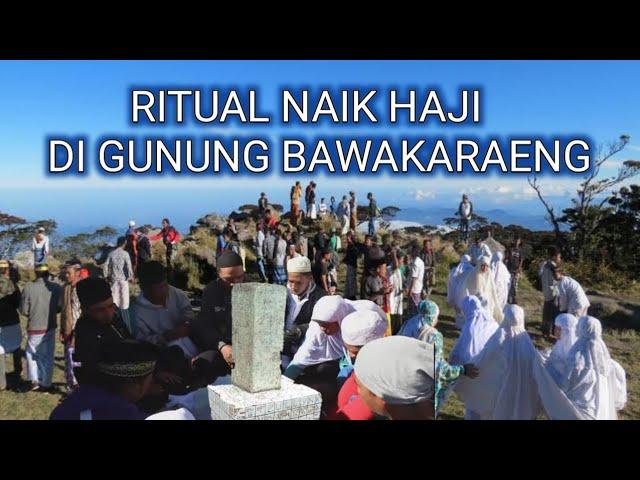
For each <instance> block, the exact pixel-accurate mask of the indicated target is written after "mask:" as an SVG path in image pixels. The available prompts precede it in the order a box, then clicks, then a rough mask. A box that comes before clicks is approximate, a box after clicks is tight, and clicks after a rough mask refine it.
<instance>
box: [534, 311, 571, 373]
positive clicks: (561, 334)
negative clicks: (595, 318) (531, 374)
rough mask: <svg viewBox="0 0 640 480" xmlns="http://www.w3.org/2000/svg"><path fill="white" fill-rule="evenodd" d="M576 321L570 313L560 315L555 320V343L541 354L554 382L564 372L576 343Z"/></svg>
mask: <svg viewBox="0 0 640 480" xmlns="http://www.w3.org/2000/svg"><path fill="white" fill-rule="evenodd" d="M577 326H578V319H577V318H576V317H575V316H573V315H571V314H570V313H561V314H560V315H558V316H557V317H556V319H555V328H554V332H553V333H554V336H555V337H556V338H557V341H556V343H555V345H554V346H553V348H551V349H549V350H547V351H546V352H542V354H543V357H545V360H546V362H545V365H546V367H547V370H548V371H549V373H550V374H551V376H552V377H553V378H554V380H555V381H556V382H558V383H559V382H560V376H561V375H562V373H563V372H564V369H565V366H566V362H567V355H568V354H569V350H571V347H573V345H574V344H575V343H576V340H577V338H578V337H577V334H576V328H577Z"/></svg>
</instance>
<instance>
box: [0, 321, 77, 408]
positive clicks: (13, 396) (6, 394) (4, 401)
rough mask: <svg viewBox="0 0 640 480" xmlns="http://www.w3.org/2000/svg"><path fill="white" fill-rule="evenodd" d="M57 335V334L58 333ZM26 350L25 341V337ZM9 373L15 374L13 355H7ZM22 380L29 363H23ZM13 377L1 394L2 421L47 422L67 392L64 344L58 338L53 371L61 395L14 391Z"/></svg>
mask: <svg viewBox="0 0 640 480" xmlns="http://www.w3.org/2000/svg"><path fill="white" fill-rule="evenodd" d="M22 327H23V331H24V330H25V327H26V321H25V319H22ZM56 333H57V332H56ZM22 345H23V348H24V345H25V339H24V336H23V341H22ZM4 361H5V364H6V369H7V373H10V372H13V359H12V358H11V355H5V359H4ZM22 364H23V371H22V379H23V380H24V379H26V378H27V362H26V360H25V359H23V361H22ZM11 377H12V375H9V379H8V380H9V382H8V383H9V389H8V390H5V391H3V392H0V419H1V420H9V419H11V420H46V419H48V418H49V415H50V414H51V411H52V410H53V409H54V408H55V407H56V405H58V403H59V402H60V400H61V399H62V396H63V392H64V391H65V380H64V350H63V346H62V343H60V341H59V340H58V339H57V338H56V353H55V368H54V370H53V386H54V387H57V389H58V390H59V393H39V392H29V391H27V392H19V391H15V390H14V389H13V387H14V385H12V383H13V382H12V381H11V380H12V378H11Z"/></svg>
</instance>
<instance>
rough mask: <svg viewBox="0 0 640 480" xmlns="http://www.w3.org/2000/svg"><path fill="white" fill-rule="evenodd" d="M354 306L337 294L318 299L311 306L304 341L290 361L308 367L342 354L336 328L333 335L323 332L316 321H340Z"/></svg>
mask: <svg viewBox="0 0 640 480" xmlns="http://www.w3.org/2000/svg"><path fill="white" fill-rule="evenodd" d="M353 312H355V308H353V306H352V305H351V304H349V303H347V302H346V301H345V300H344V299H343V298H342V297H340V296H338V295H328V296H326V297H322V298H321V299H319V300H318V301H317V302H316V304H315V306H314V307H313V313H312V314H311V320H312V321H311V323H310V324H309V328H308V329H307V333H306V334H305V337H304V342H302V345H301V346H300V348H299V349H298V351H297V352H296V354H295V356H294V357H293V360H292V361H291V363H293V364H296V365H300V366H301V367H308V366H310V365H317V364H319V363H324V362H329V361H331V360H337V359H339V358H341V357H342V356H343V354H344V350H343V349H344V342H343V341H342V335H341V334H340V331H339V330H338V331H337V332H336V333H334V334H333V335H327V334H325V333H324V332H323V331H322V330H321V329H320V325H318V323H316V322H314V321H313V320H316V321H319V322H329V323H341V322H342V320H343V319H344V318H345V317H346V316H347V315H349V314H350V313H353Z"/></svg>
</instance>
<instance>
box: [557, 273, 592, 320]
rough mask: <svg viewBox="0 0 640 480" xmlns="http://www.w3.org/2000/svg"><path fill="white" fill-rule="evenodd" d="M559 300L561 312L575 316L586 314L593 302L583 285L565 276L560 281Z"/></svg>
mask: <svg viewBox="0 0 640 480" xmlns="http://www.w3.org/2000/svg"><path fill="white" fill-rule="evenodd" d="M558 301H559V308H560V311H561V312H567V313H570V314H572V315H575V316H577V317H578V316H581V315H585V314H586V309H587V308H589V305H591V302H589V299H588V298H587V294H586V293H584V290H583V289H582V286H581V285H580V284H579V283H578V282H577V281H576V280H574V279H573V278H571V277H567V276H564V277H562V280H560V282H558Z"/></svg>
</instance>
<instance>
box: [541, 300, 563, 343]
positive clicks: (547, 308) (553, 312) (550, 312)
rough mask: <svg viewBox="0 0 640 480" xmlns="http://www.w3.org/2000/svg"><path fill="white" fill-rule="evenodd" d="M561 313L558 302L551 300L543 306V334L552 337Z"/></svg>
mask: <svg viewBox="0 0 640 480" xmlns="http://www.w3.org/2000/svg"><path fill="white" fill-rule="evenodd" d="M559 313H560V310H559V309H558V307H557V305H556V302H555V301H553V300H551V301H549V302H544V305H543V306H542V334H543V335H551V333H552V332H553V325H554V322H555V320H556V317H557V316H558V314H559Z"/></svg>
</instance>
